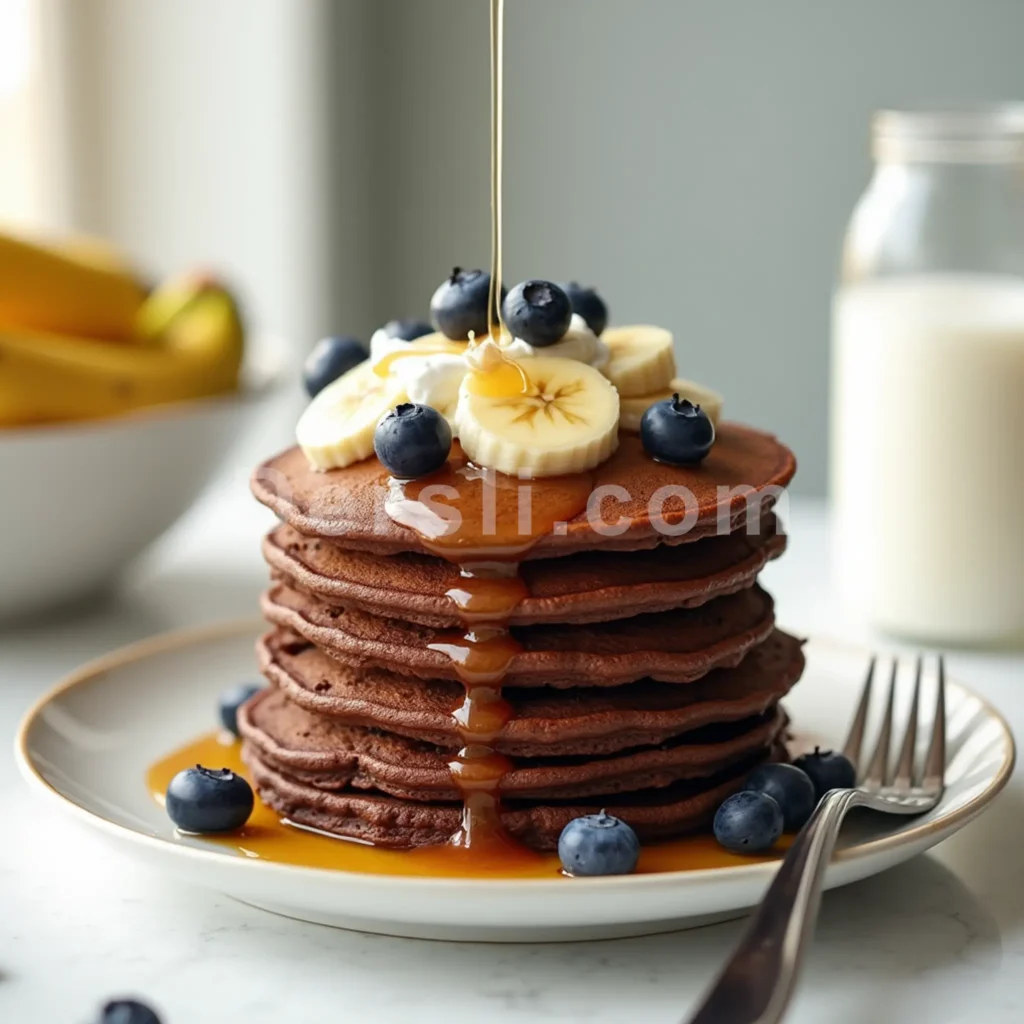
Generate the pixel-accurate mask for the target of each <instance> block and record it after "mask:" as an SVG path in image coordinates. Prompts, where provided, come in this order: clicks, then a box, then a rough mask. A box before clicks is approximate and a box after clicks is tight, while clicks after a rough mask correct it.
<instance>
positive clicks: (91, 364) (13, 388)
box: [0, 289, 243, 426]
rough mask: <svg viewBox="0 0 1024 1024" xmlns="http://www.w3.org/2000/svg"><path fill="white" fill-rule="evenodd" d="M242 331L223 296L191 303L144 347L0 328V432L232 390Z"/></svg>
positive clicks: (216, 292)
mask: <svg viewBox="0 0 1024 1024" xmlns="http://www.w3.org/2000/svg"><path fill="white" fill-rule="evenodd" d="M242 348H243V331H242V324H241V320H240V318H239V315H238V310H237V308H236V306H235V303H234V301H233V299H232V298H231V296H230V295H229V294H227V292H225V291H223V290H221V289H211V290H208V291H206V292H204V293H203V294H202V295H200V296H198V297H197V298H196V299H195V301H194V302H192V303H191V304H190V305H189V306H188V307H187V309H185V310H184V311H183V312H182V313H181V314H180V315H179V316H177V317H175V318H173V320H172V321H171V322H170V323H169V324H168V325H167V327H166V329H165V330H164V332H163V334H162V335H161V336H160V337H159V338H157V339H155V340H154V341H153V342H152V343H151V344H149V345H118V344H112V343H110V342H105V341H98V340H95V339H91V338H84V337H80V336H71V335H65V334H55V333H46V332H42V331H28V330H25V329H21V328H5V327H2V326H0V367H2V371H0V426H13V425H20V424H28V423H40V422H51V421H58V420H77V419H95V418H99V417H106V416H114V415H117V414H119V413H124V412H129V411H131V410H133V409H139V408H143V407H145V406H150V405H159V404H162V403H165V402H175V401H181V400H183V399H189V398H201V397H205V396H208V395H216V394H220V393H223V392H226V391H231V390H233V389H234V388H236V387H237V384H238V371H239V367H240V364H241V358H242Z"/></svg>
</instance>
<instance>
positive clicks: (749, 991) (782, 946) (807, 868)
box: [689, 789, 863, 1024]
mask: <svg viewBox="0 0 1024 1024" xmlns="http://www.w3.org/2000/svg"><path fill="white" fill-rule="evenodd" d="M861 797H862V794H860V793H859V792H858V791H857V790H851V789H838V790H833V791H832V792H830V793H827V794H826V795H825V796H824V797H823V798H822V800H821V802H820V803H819V804H818V807H817V809H816V810H815V811H814V813H813V814H812V815H811V818H810V820H809V821H808V822H807V824H806V825H805V826H804V828H803V830H802V831H801V832H800V834H799V835H798V836H797V838H796V840H795V841H794V843H793V845H792V846H791V847H790V848H789V851H788V852H787V853H786V856H785V859H784V860H783V861H782V864H781V865H780V867H779V870H778V872H777V873H776V875H775V878H774V879H773V880H772V884H771V885H770V886H769V887H768V891H767V893H766V894H765V896H764V899H763V900H762V902H761V905H760V906H759V907H758V908H757V910H756V911H755V912H754V915H753V917H752V918H751V920H750V924H749V925H748V926H747V931H746V932H745V934H744V936H743V939H742V940H741V942H740V944H739V946H738V948H737V949H736V951H735V952H734V953H733V955H732V958H731V959H730V960H729V962H728V963H727V964H726V965H725V968H724V969H723V970H722V973H721V974H720V975H719V976H718V979H717V980H716V981H715V983H714V985H712V987H711V989H710V991H709V992H708V993H707V995H706V996H705V998H704V1002H703V1003H702V1005H701V1007H700V1009H699V1010H697V1012H696V1013H695V1014H694V1015H693V1016H692V1017H691V1018H690V1020H689V1024H777V1022H778V1021H780V1020H781V1019H782V1015H783V1014H784V1013H785V1011H786V1007H787V1006H788V1005H789V1001H790V998H791V997H792V995H793V989H794V988H795V986H796V981H797V978H798V976H799V974H800V967H801V966H802V964H803V960H804V954H805V952H806V950H807V946H808V943H809V940H810V938H811V936H812V935H813V933H814V923H815V921H816V920H817V918H818V908H819V906H820V905H821V887H822V881H823V880H824V877H825V869H826V867H827V866H828V862H829V858H830V857H831V855H832V850H833V848H834V847H835V844H836V837H837V836H838V835H839V829H840V828H841V827H842V824H843V819H844V818H845V817H846V814H847V812H848V811H849V810H850V808H851V807H854V806H856V805H857V804H859V803H861V802H863V801H862V799H861Z"/></svg>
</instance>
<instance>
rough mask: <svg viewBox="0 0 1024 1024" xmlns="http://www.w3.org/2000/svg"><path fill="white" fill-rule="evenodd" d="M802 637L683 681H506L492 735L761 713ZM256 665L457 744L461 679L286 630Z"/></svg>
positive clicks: (573, 743) (528, 752)
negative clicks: (365, 660)
mask: <svg viewBox="0 0 1024 1024" xmlns="http://www.w3.org/2000/svg"><path fill="white" fill-rule="evenodd" d="M801 646H802V645H801V642H800V641H799V640H796V639H794V638H793V637H791V636H788V635H787V634H786V633H783V632H782V631H781V630H778V629H777V630H775V631H774V632H773V633H772V635H771V636H769V638H768V639H767V640H766V641H765V642H764V643H763V644H759V645H758V646H757V647H755V648H754V649H753V650H752V651H751V652H750V653H749V654H748V655H747V656H746V657H745V658H744V659H743V660H742V661H741V662H740V663H739V665H737V666H736V667H735V668H723V669H716V670H714V671H712V672H711V673H709V674H708V675H706V676H705V677H704V678H703V679H700V680H698V681H697V682H694V683H690V684H688V685H686V686H679V685H676V684H673V683H658V682H654V681H653V680H649V679H647V680H643V681H641V682H637V683H630V684H627V685H624V686H619V687H582V688H576V689H572V690H561V691H553V690H551V689H548V688H538V689H510V690H508V691H507V692H506V694H505V696H506V698H507V699H508V701H509V703H510V704H511V706H512V712H513V714H512V717H511V719H510V720H509V721H508V722H507V723H506V724H505V726H504V727H503V729H502V730H501V732H500V733H499V734H498V736H497V737H496V738H495V740H494V741H493V742H492V746H493V747H494V748H495V749H496V750H498V751H499V752H500V753H502V754H506V755H508V756H511V757H544V756H550V755H551V754H552V753H556V754H560V755H561V754H566V755H591V756H593V755H601V754H610V753H615V752H617V751H621V750H628V749H630V748H631V747H639V746H649V745H654V744H658V743H662V742H664V741H666V740H669V739H672V738H673V737H676V736H681V735H683V734H685V733H689V732H691V731H693V730H695V729H700V728H702V727H703V726H707V725H710V724H714V723H721V722H735V721H740V720H742V719H745V718H751V717H754V716H757V715H761V714H763V713H764V712H766V711H767V710H768V709H769V708H771V707H772V706H774V705H775V704H776V703H777V702H778V701H779V700H780V699H781V698H782V697H784V696H785V695H786V693H788V692H789V689H790V688H791V687H792V686H793V684H794V683H795V682H796V681H797V680H798V679H799V678H800V674H801V672H802V671H803V666H804V658H803V653H802V650H801ZM258 654H259V661H260V668H261V671H262V672H263V673H264V674H265V675H266V676H267V678H268V679H269V680H270V682H271V683H272V684H273V685H274V686H276V687H277V688H279V689H280V690H281V691H283V692H284V693H285V694H286V695H287V696H288V698H289V700H290V701H292V702H293V703H294V704H297V705H299V706H300V707H302V708H305V709H306V710H307V711H310V712H313V713H314V714H315V715H317V716H325V715H326V716H330V717H332V718H336V719H338V720H339V721H340V722H343V723H345V724H348V725H360V726H369V727H373V728H376V729H378V730H387V731H389V732H392V733H396V734H398V735H400V736H406V737H409V738H411V739H415V740H421V741H423V742H426V743H429V744H433V745H435V746H438V747H442V748H445V749H453V748H456V747H458V746H460V745H461V742H462V741H461V740H460V737H459V733H458V730H457V728H456V724H455V722H454V720H453V719H452V710H453V709H454V708H455V707H457V706H458V705H459V703H460V702H461V700H462V698H463V694H464V689H463V686H462V684H461V683H457V682H454V681H451V680H446V679H433V680H425V679H418V678H415V677H411V676H400V675H397V674H396V673H393V672H389V671H387V670H385V669H361V668H354V667H352V666H349V665H345V664H342V663H341V662H339V661H336V660H335V659H334V658H331V657H329V656H328V655H326V654H324V653H323V652H322V651H320V650H318V649H317V648H316V647H314V646H312V645H311V644H310V643H308V641H305V640H302V639H301V638H299V637H297V636H296V635H295V634H292V633H289V632H287V631H286V630H276V631H274V632H273V633H270V634H268V635H267V636H266V637H264V638H263V640H262V641H261V642H260V644H259V646H258Z"/></svg>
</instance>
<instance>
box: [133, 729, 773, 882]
mask: <svg viewBox="0 0 1024 1024" xmlns="http://www.w3.org/2000/svg"><path fill="white" fill-rule="evenodd" d="M196 764H205V765H211V766H215V767H217V768H230V769H231V770H232V771H234V772H237V773H238V774H240V775H244V776H246V777H248V772H247V769H246V767H245V764H244V763H243V762H242V756H241V744H240V743H239V742H238V741H237V740H234V739H233V737H230V736H229V735H228V734H225V733H216V732H214V733H210V734H208V735H206V736H203V737H201V738H200V739H198V740H195V741H193V742H192V743H188V744H186V745H185V746H183V747H181V748H180V749H179V750H176V751H174V752H173V753H171V754H169V755H168V756H167V757H164V758H162V759H161V760H159V761H157V762H156V763H155V764H154V765H153V766H152V767H151V768H150V769H149V771H148V772H147V775H146V785H147V787H148V789H149V792H150V793H151V794H152V796H153V798H154V799H155V800H156V801H157V802H158V803H160V804H163V802H164V793H166V791H167V784H168V783H169V782H170V781H171V779H172V778H173V777H174V776H175V775H176V774H177V773H178V772H179V771H183V770H184V769H185V768H191V767H193V766H194V765H196ZM787 840H788V837H783V841H782V842H781V843H780V844H779V848H778V851H777V852H776V854H775V855H774V856H770V857H739V856H735V855H734V854H731V853H728V852H727V851H725V850H723V849H722V848H721V847H720V846H719V845H718V844H717V843H716V842H715V840H714V839H713V838H712V837H711V836H710V835H698V836H692V837H689V838H686V839H673V840H670V841H667V842H664V843H654V844H649V845H645V846H644V847H643V850H642V852H641V854H640V864H639V867H638V868H637V872H638V873H640V874H648V873H652V872H658V871H701V870H707V869H710V868H728V867H742V866H743V865H748V864H757V863H764V862H766V861H770V860H774V859H777V858H778V856H780V855H781V853H782V852H783V851H784V850H785V847H786V842H787ZM197 841H198V842H202V843H204V844H209V845H210V846H211V847H214V848H216V849H221V850H225V851H227V852H230V853H234V854H237V855H239V856H242V857H246V858H249V859H251V860H262V861H267V862H270V863H275V864H289V865H291V866H293V867H307V868H320V869H324V870H333V871H354V872H361V873H364V874H381V875H405V876H419V877H424V876H426V877H437V878H525V879H529V878H534V879H536V878H558V877H560V876H561V865H560V863H559V861H558V856H557V855H556V854H554V853H535V852H533V851H530V850H524V848H523V847H521V846H518V845H513V846H504V845H502V844H500V843H499V844H495V845H493V846H484V847H483V848H482V849H477V848H474V849H473V851H472V854H471V855H470V856H466V853H465V850H462V849H460V848H458V847H456V846H454V845H449V846H427V847H421V848H419V849H415V850H387V849H384V848H382V847H376V846H371V845H369V844H366V843H360V842H357V841H355V840H352V839H342V838H339V837H338V836H332V835H328V834H327V833H323V832H317V831H315V830H313V829H309V828H305V827H302V826H298V825H293V824H290V823H289V822H288V821H286V820H282V819H281V818H280V816H279V815H278V814H277V812H275V811H273V810H271V808H269V807H267V806H266V805H265V804H264V803H263V802H262V801H261V800H260V799H259V798H258V797H257V799H256V808H255V810H254V811H253V814H252V817H251V818H250V819H249V822H248V824H246V826H245V827H244V828H242V829H240V830H239V831H237V832H231V833H227V834H224V835H208V836H202V837H201V838H197ZM566 881H567V884H568V883H569V882H570V880H568V879H567V880H566Z"/></svg>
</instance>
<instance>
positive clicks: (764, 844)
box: [714, 790, 783, 853]
mask: <svg viewBox="0 0 1024 1024" xmlns="http://www.w3.org/2000/svg"><path fill="white" fill-rule="evenodd" d="M782 826H783V821H782V808H781V807H779V805H778V804H777V803H776V802H775V801H774V800H773V799H772V798H771V797H770V796H768V795H767V794H766V793H753V792H751V791H750V790H742V791H741V792H739V793H733V795H732V796H731V797H729V799H728V800H726V801H725V803H724V804H722V806H721V807H719V808H718V812H717V813H716V814H715V824H714V829H715V838H716V839H717V840H718V842H719V843H720V844H721V845H722V846H724V847H725V848H726V849H727V850H731V851H732V852H733V853H761V852H762V851H763V850H767V849H769V848H771V847H772V846H774V845H775V844H776V843H777V842H778V839H779V836H781V835H782Z"/></svg>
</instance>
